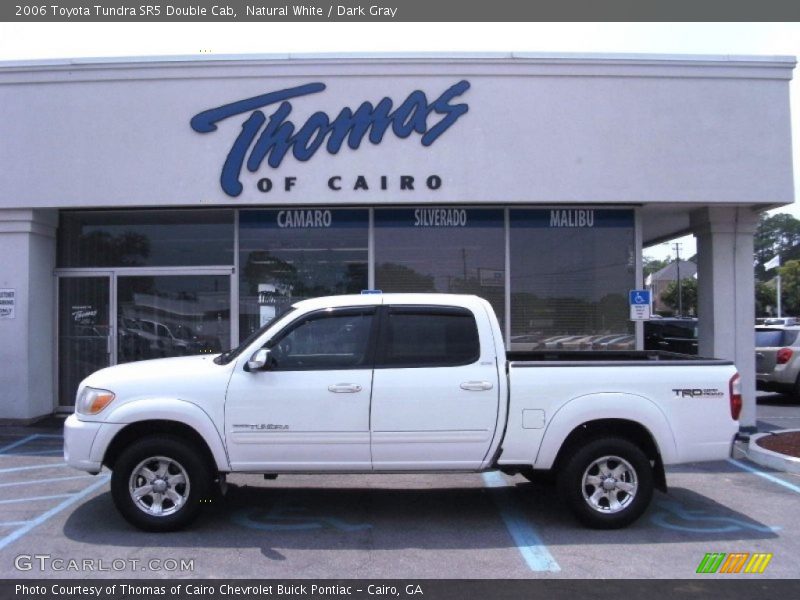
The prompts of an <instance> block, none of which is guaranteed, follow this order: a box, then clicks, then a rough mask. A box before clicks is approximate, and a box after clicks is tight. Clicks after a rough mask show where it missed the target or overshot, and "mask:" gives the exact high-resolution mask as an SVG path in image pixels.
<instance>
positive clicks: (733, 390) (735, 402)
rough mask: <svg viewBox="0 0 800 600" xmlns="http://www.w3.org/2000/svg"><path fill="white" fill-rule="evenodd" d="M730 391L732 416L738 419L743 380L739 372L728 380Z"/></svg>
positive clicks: (740, 409) (740, 410)
mask: <svg viewBox="0 0 800 600" xmlns="http://www.w3.org/2000/svg"><path fill="white" fill-rule="evenodd" d="M790 352H791V351H790ZM728 391H729V392H730V399H731V418H732V419H733V420H734V421H738V420H739V414H740V413H741V412H742V382H741V380H740V379H739V374H738V373H736V374H735V375H734V376H733V377H731V380H730V381H729V382H728Z"/></svg>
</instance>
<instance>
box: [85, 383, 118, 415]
mask: <svg viewBox="0 0 800 600" xmlns="http://www.w3.org/2000/svg"><path fill="white" fill-rule="evenodd" d="M112 400H114V392H109V391H108V390H97V389H95V388H90V387H85V388H83V391H82V392H81V395H80V397H79V398H78V402H77V404H76V405H75V412H78V413H80V414H82V415H96V414H97V413H99V412H100V411H101V410H103V409H104V408H105V407H106V406H108V405H109V404H111V402H112Z"/></svg>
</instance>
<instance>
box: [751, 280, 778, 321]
mask: <svg viewBox="0 0 800 600" xmlns="http://www.w3.org/2000/svg"><path fill="white" fill-rule="evenodd" d="M776 305H777V298H776V296H775V286H774V285H773V284H772V282H767V283H764V282H763V281H756V316H757V317H766V316H771V315H774V314H775V307H776ZM768 306H769V307H771V308H772V312H771V313H769V312H767V307H768Z"/></svg>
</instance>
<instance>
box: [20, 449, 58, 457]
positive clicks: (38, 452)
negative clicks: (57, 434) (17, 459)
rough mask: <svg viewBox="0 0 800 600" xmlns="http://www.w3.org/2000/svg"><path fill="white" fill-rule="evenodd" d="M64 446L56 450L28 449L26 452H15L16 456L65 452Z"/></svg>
mask: <svg viewBox="0 0 800 600" xmlns="http://www.w3.org/2000/svg"><path fill="white" fill-rule="evenodd" d="M63 452H64V449H63V448H57V449H55V450H26V451H25V452H15V453H14V456H39V455H40V454H63Z"/></svg>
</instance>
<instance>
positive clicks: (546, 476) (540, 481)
mask: <svg viewBox="0 0 800 600" xmlns="http://www.w3.org/2000/svg"><path fill="white" fill-rule="evenodd" d="M519 473H520V475H522V476H523V477H524V478H525V479H527V480H528V481H530V482H531V483H533V484H535V485H553V484H554V483H555V482H556V474H555V473H554V472H553V471H536V470H534V469H524V470H522V471H520V472H519Z"/></svg>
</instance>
